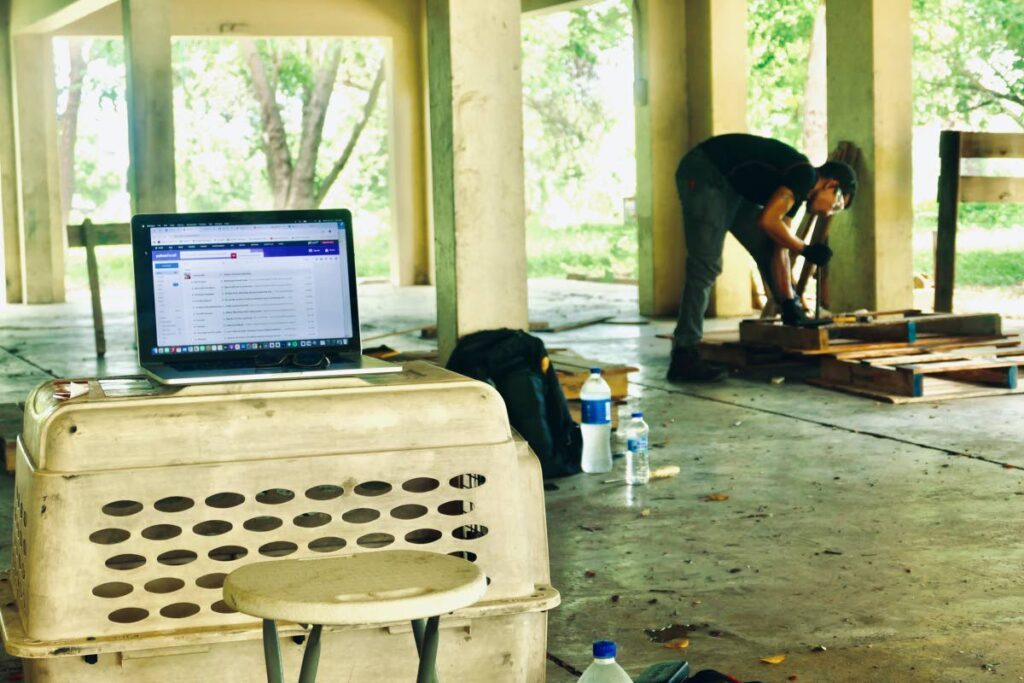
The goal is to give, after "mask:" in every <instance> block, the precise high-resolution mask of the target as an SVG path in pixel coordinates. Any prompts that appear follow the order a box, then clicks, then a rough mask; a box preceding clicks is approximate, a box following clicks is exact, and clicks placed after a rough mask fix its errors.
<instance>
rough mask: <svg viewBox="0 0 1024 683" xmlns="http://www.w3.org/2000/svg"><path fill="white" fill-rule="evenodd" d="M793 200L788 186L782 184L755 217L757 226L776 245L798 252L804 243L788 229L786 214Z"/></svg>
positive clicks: (788, 220)
mask: <svg viewBox="0 0 1024 683" xmlns="http://www.w3.org/2000/svg"><path fill="white" fill-rule="evenodd" d="M795 201H796V198H795V197H794V196H793V192H792V191H791V190H790V189H789V188H788V187H785V186H782V187H780V188H779V189H777V190H775V193H774V194H773V195H772V196H771V198H769V199H768V202H767V203H766V204H765V205H764V208H763V209H761V213H760V214H759V215H758V217H757V227H759V228H761V229H762V230H764V231H765V232H766V233H768V236H769V237H771V238H772V241H774V242H775V243H776V244H777V245H779V246H781V247H785V248H787V249H790V250H792V251H794V252H796V253H797V254H799V253H800V252H801V251H803V249H804V243H803V241H801V240H799V239H797V238H796V236H795V235H794V234H793V233H791V232H790V231H789V223H790V218H789V216H787V215H786V214H787V213H788V212H789V210H790V209H791V208H793V204H794V203H795Z"/></svg>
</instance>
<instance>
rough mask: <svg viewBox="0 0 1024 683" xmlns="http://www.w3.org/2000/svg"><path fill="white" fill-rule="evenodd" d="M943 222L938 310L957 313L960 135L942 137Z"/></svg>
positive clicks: (937, 269)
mask: <svg viewBox="0 0 1024 683" xmlns="http://www.w3.org/2000/svg"><path fill="white" fill-rule="evenodd" d="M939 157H940V166H939V192H938V200H939V222H938V233H937V238H936V243H935V310H936V311H943V312H947V313H949V312H952V311H953V285H954V282H955V280H956V224H957V216H958V214H959V211H960V131H956V130H944V131H942V133H941V134H940V136H939Z"/></svg>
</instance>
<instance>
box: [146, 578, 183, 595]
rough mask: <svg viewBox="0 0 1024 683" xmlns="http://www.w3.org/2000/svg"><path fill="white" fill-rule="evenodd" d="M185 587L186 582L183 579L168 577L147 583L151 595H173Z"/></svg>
mask: <svg viewBox="0 0 1024 683" xmlns="http://www.w3.org/2000/svg"><path fill="white" fill-rule="evenodd" d="M184 587H185V582H184V581H182V580H181V579H176V578H174V577H171V576H168V577H165V578H163V579H153V580H152V581H149V582H147V583H146V586H145V588H146V590H147V591H149V592H150V593H173V592H174V591H176V590H179V589H181V588H184Z"/></svg>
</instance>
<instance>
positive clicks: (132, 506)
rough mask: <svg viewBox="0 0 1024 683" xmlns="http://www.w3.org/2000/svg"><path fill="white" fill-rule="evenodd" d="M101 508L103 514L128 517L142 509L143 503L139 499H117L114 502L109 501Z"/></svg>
mask: <svg viewBox="0 0 1024 683" xmlns="http://www.w3.org/2000/svg"><path fill="white" fill-rule="evenodd" d="M101 509H102V510H103V514H106V515H110V516H111V517H127V516H128V515H134V514H135V513H136V512H140V511H141V510H142V503H140V502H138V501H137V500H115V501H114V502H113V503H107V504H106V505H104V506H103V507H102V508H101Z"/></svg>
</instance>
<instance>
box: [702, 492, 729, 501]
mask: <svg viewBox="0 0 1024 683" xmlns="http://www.w3.org/2000/svg"><path fill="white" fill-rule="evenodd" d="M705 500H710V501H713V502H715V503H719V502H721V501H723V500H729V496H727V495H725V494H724V493H712V494H711V495H709V496H706V497H705Z"/></svg>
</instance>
